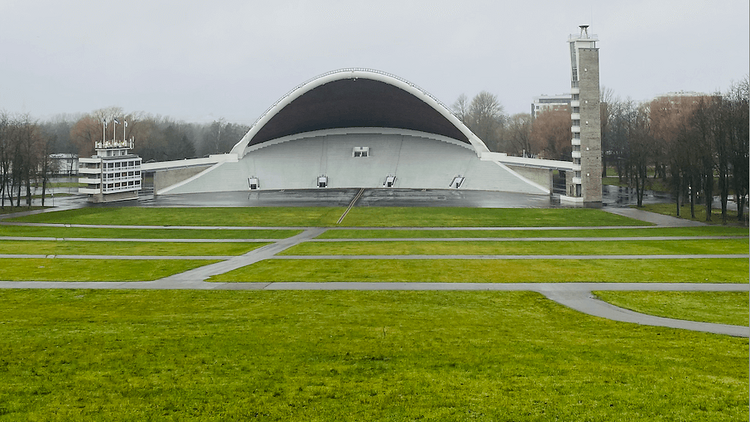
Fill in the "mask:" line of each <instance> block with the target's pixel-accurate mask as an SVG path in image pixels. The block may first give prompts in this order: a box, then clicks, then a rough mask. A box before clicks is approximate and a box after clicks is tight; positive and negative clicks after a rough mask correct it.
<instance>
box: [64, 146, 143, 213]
mask: <svg viewBox="0 0 750 422" xmlns="http://www.w3.org/2000/svg"><path fill="white" fill-rule="evenodd" d="M95 149H96V155H93V156H92V157H91V158H80V159H79V163H80V164H79V169H78V173H79V174H80V178H79V182H80V183H85V184H86V187H85V188H79V189H78V192H79V193H85V194H87V195H88V196H89V201H90V202H111V201H123V200H127V199H136V198H138V191H139V190H141V157H139V156H137V155H135V154H131V153H130V150H131V149H133V139H132V138H131V139H130V140H112V141H106V142H96V145H95Z"/></svg>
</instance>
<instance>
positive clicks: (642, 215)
mask: <svg viewBox="0 0 750 422" xmlns="http://www.w3.org/2000/svg"><path fill="white" fill-rule="evenodd" d="M602 210H604V211H607V212H609V213H612V214H616V215H621V216H623V217H630V218H634V219H636V220H641V221H646V222H648V223H653V224H656V225H657V226H660V227H700V226H705V225H706V224H705V223H701V222H698V221H693V220H686V219H684V218H677V217H672V216H669V215H664V214H657V213H655V212H649V211H645V210H639V209H638V208H609V207H604V208H602Z"/></svg>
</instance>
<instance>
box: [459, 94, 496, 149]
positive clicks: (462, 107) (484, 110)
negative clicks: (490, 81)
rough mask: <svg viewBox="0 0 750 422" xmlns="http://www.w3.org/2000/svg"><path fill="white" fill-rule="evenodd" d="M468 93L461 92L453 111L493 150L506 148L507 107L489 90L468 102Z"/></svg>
mask: <svg viewBox="0 0 750 422" xmlns="http://www.w3.org/2000/svg"><path fill="white" fill-rule="evenodd" d="M467 101H468V99H467V98H466V95H464V94H461V95H460V96H459V97H458V99H457V100H456V102H455V103H453V106H452V108H453V113H454V114H455V115H456V117H458V119H459V120H461V122H463V123H464V124H465V125H466V126H467V127H468V128H469V129H470V130H471V131H472V132H474V134H475V135H477V136H478V137H479V138H480V139H481V140H482V141H484V143H485V144H486V145H487V147H488V148H490V149H491V150H493V151H499V150H502V149H504V147H505V145H503V142H502V141H503V130H504V127H505V120H506V116H505V109H504V108H503V106H502V104H500V101H499V100H498V99H497V96H496V95H494V94H491V93H489V92H487V91H482V92H480V93H479V94H477V95H476V96H475V97H474V98H473V99H472V100H471V103H468V104H467Z"/></svg>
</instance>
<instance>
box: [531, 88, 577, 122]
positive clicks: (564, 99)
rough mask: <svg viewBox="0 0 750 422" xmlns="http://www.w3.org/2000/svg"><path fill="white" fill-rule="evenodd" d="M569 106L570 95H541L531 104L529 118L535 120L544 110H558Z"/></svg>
mask: <svg viewBox="0 0 750 422" xmlns="http://www.w3.org/2000/svg"><path fill="white" fill-rule="evenodd" d="M569 106H570V94H560V95H541V96H539V97H534V101H533V102H532V103H531V117H532V118H536V117H537V115H539V113H542V112H543V111H546V110H558V109H562V108H563V107H569Z"/></svg>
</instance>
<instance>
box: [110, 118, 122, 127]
mask: <svg viewBox="0 0 750 422" xmlns="http://www.w3.org/2000/svg"><path fill="white" fill-rule="evenodd" d="M112 121H113V122H115V123H117V124H118V125H119V124H120V121H119V120H117V118H113V119H112Z"/></svg>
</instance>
